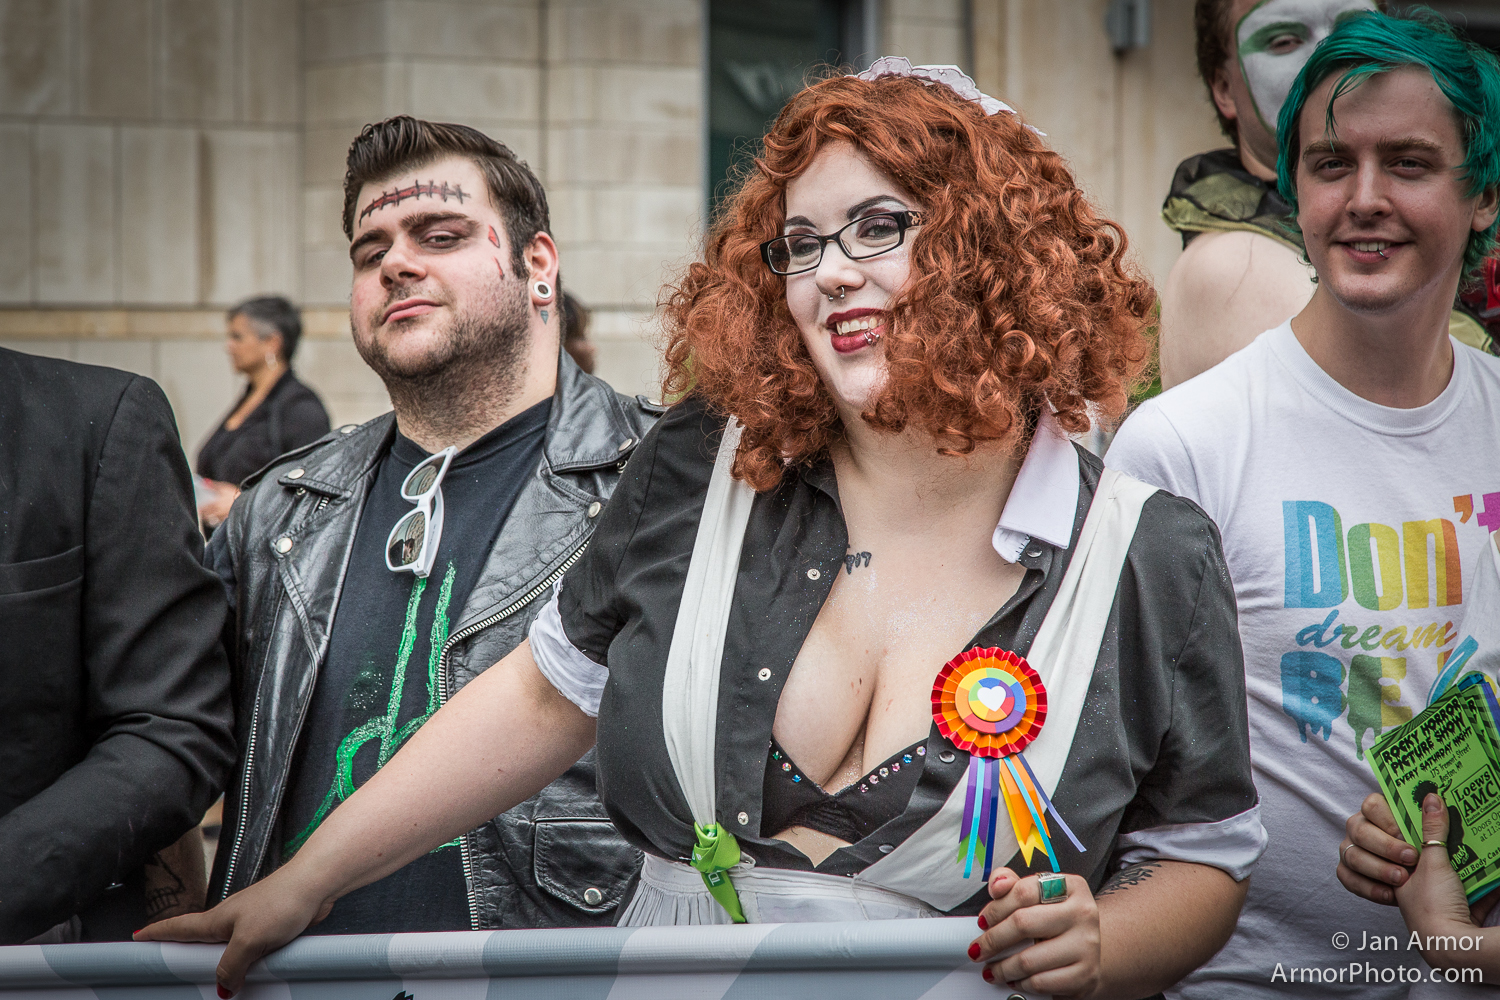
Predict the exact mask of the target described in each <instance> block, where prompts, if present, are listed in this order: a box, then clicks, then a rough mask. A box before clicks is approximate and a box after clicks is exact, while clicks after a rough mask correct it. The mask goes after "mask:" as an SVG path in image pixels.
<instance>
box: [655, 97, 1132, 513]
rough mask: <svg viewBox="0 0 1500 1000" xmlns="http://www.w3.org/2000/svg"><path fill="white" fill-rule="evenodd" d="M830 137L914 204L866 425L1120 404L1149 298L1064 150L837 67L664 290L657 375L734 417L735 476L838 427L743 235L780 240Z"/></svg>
mask: <svg viewBox="0 0 1500 1000" xmlns="http://www.w3.org/2000/svg"><path fill="white" fill-rule="evenodd" d="M836 142H847V143H850V144H852V145H853V146H854V147H855V148H856V149H858V150H859V151H860V152H862V153H863V154H864V155H865V156H866V157H868V158H869V160H870V162H871V163H872V164H874V166H875V167H876V168H877V169H879V170H880V171H882V172H883V173H885V174H886V175H887V176H888V177H890V178H891V179H892V180H893V181H895V182H896V183H897V184H899V185H900V186H901V187H902V188H904V189H905V190H906V191H908V192H910V193H911V194H912V195H913V196H914V197H915V198H916V199H917V200H918V201H919V202H920V204H921V207H922V209H923V215H924V220H925V221H924V223H923V225H922V227H921V228H920V229H918V230H916V232H915V234H914V236H913V238H912V239H911V241H910V246H911V250H910V255H911V276H910V279H909V281H908V284H907V286H906V288H905V289H904V290H903V291H902V293H901V294H900V295H898V296H897V297H896V299H895V300H894V301H892V303H891V305H890V316H889V321H888V324H887V329H888V331H889V332H888V334H887V336H886V337H884V338H883V342H884V344H885V357H886V363H887V366H888V375H887V378H886V381H885V384H884V386H883V387H882V389H881V390H880V392H879V393H878V394H877V397H876V398H875V399H874V400H872V402H871V405H870V407H869V409H868V410H866V411H865V413H864V414H863V415H862V416H863V419H864V420H865V421H866V422H868V423H869V424H871V425H872V426H874V427H878V428H881V429H883V430H887V431H891V432H899V431H901V430H904V429H905V428H906V427H907V426H909V425H910V426H917V427H921V428H924V429H926V430H927V431H928V432H929V433H931V434H932V435H933V436H934V438H935V439H936V441H937V448H938V450H939V451H940V452H941V453H943V454H952V455H963V454H968V453H970V452H972V451H973V450H974V447H975V445H976V444H978V443H980V442H986V441H1006V440H1008V441H1010V442H1011V444H1012V447H1014V448H1016V449H1017V450H1018V451H1019V450H1020V449H1021V448H1022V447H1024V445H1025V444H1026V443H1027V442H1028V440H1029V432H1028V430H1027V428H1028V427H1031V426H1034V422H1035V418H1036V415H1037V414H1038V413H1039V412H1040V410H1041V407H1043V406H1046V405H1048V404H1049V403H1050V405H1051V406H1052V408H1053V409H1054V410H1055V412H1056V417H1057V421H1058V423H1059V424H1061V425H1062V426H1063V427H1064V428H1065V429H1067V430H1069V431H1073V432H1081V431H1084V430H1086V429H1087V428H1088V426H1089V415H1088V410H1087V407H1088V404H1089V403H1092V404H1094V406H1095V407H1096V408H1097V409H1098V410H1099V411H1100V412H1102V413H1103V414H1104V415H1105V416H1108V417H1114V416H1118V415H1119V414H1120V413H1121V412H1123V410H1124V408H1125V404H1126V392H1127V389H1128V387H1129V386H1130V385H1131V383H1132V381H1133V380H1134V379H1135V377H1136V376H1137V375H1138V374H1139V373H1140V371H1141V369H1142V368H1143V366H1144V364H1145V361H1146V358H1147V355H1148V353H1149V340H1148V338H1147V336H1146V328H1147V326H1148V323H1149V321H1150V317H1151V316H1152V313H1153V311H1154V308H1155V303H1156V293H1155V292H1154V291H1153V289H1152V287H1151V285H1150V284H1149V283H1148V282H1146V281H1144V280H1142V279H1141V278H1140V277H1139V276H1138V275H1137V274H1136V273H1135V271H1134V269H1133V268H1132V267H1130V266H1128V265H1127V264H1126V262H1125V259H1124V258H1125V251H1126V240H1125V233H1124V231H1123V230H1122V229H1121V228H1120V226H1119V225H1117V224H1116V223H1114V222H1112V221H1110V220H1108V219H1104V218H1102V217H1100V216H1099V215H1098V214H1097V213H1096V212H1095V211H1094V209H1093V208H1092V206H1090V205H1089V203H1088V202H1087V200H1086V199H1085V198H1084V196H1083V193H1082V192H1081V191H1079V190H1078V187H1077V185H1075V184H1074V182H1073V176H1072V174H1071V173H1070V172H1069V171H1068V169H1067V167H1066V166H1064V164H1063V161H1062V158H1061V157H1060V156H1058V155H1057V154H1056V153H1054V152H1053V151H1051V150H1050V149H1048V148H1047V147H1046V146H1044V145H1043V144H1042V141H1041V140H1040V139H1039V138H1038V137H1037V135H1036V134H1035V133H1033V132H1032V131H1030V130H1029V129H1027V128H1026V127H1025V126H1023V125H1022V124H1021V123H1020V121H1019V120H1018V119H1017V118H1016V117H1015V116H1013V115H1009V114H1005V113H1000V114H995V115H986V114H985V113H984V110H983V109H982V108H980V107H979V105H977V104H975V103H973V102H971V101H967V100H965V99H963V98H961V97H959V96H958V95H957V94H956V93H955V92H953V91H952V90H951V89H949V88H948V87H944V86H929V85H927V84H923V83H921V82H920V81H918V80H916V79H913V78H910V77H887V78H883V79H880V80H877V81H874V82H869V81H865V80H858V79H855V78H852V77H835V78H832V79H827V80H824V81H822V82H821V83H817V84H814V85H812V86H810V87H808V88H806V89H804V90H803V91H801V92H800V93H799V94H797V95H796V96H795V97H793V98H792V99H791V101H790V102H789V103H788V104H787V106H786V107H785V108H784V109H783V110H782V112H781V114H780V116H779V117H778V118H777V119H776V123H775V125H773V126H772V128H771V130H770V132H769V133H767V135H766V137H765V149H764V156H763V157H762V158H760V159H758V160H756V161H755V166H756V169H755V170H754V171H753V172H751V173H749V174H748V175H747V176H746V177H745V178H744V180H743V182H742V183H741V185H740V187H739V188H738V190H737V191H736V192H735V193H734V195H733V196H732V198H731V199H730V201H729V202H728V204H727V205H726V206H725V208H724V210H723V211H722V212H721V213H720V215H719V217H718V219H717V221H716V222H715V224H714V226H713V228H712V229H711V230H710V232H709V236H708V241H707V246H706V248H705V252H704V260H703V262H701V263H695V264H693V265H691V267H689V269H688V270H687V272H686V274H685V275H684V276H683V278H682V279H681V281H680V282H679V283H678V284H676V285H675V286H671V287H669V288H668V289H667V297H666V301H665V302H664V306H665V316H664V327H665V331H666V335H667V345H666V365H667V374H666V379H665V382H664V389H665V391H666V392H667V393H669V394H672V395H677V394H681V393H686V392H689V391H691V392H694V393H697V394H699V395H701V396H702V397H703V398H704V399H705V400H706V401H707V402H708V403H709V404H710V405H711V406H713V407H714V408H716V409H718V410H720V411H723V412H725V413H732V414H734V415H735V416H736V417H738V418H739V420H740V422H741V423H742V424H743V425H744V428H745V430H744V438H743V440H742V442H741V447H740V453H739V456H738V457H737V459H736V461H735V466H734V473H735V476H736V477H737V478H739V479H742V480H744V481H745V482H747V483H749V484H750V485H751V486H752V487H754V488H755V489H757V490H760V491H766V490H769V489H772V488H774V487H775V486H776V484H777V483H778V482H780V480H781V476H782V472H783V469H784V468H785V465H786V464H787V463H788V462H790V463H806V462H810V461H812V460H814V459H815V458H817V457H818V456H820V455H821V454H823V453H824V452H826V450H827V449H828V447H829V445H830V444H831V443H832V442H833V441H835V440H836V439H837V438H838V437H839V435H840V434H841V425H840V422H839V417H838V414H837V412H836V410H835V408H834V403H833V397H832V396H831V395H830V394H829V392H828V390H827V389H826V388H825V387H824V386H823V383H822V380H821V379H820V378H819V377H818V373H817V371H816V370H815V369H814V368H813V363H812V359H811V357H810V356H809V355H808V353H807V349H806V347H805V346H804V345H803V342H802V337H801V334H800V333H799V332H798V330H797V325H796V323H795V322H794V321H793V319H792V315H791V312H790V311H789V310H788V308H787V303H786V288H785V279H783V278H781V277H779V276H777V275H775V274H772V273H771V271H770V270H769V269H768V268H767V267H766V266H765V264H764V263H763V262H762V260H761V256H760V244H761V242H763V241H765V240H769V239H772V238H774V237H776V236H779V235H781V229H782V224H783V222H784V221H785V218H786V210H785V206H786V202H785V198H784V194H785V191H786V186H787V183H788V182H789V181H790V180H791V179H792V178H794V177H796V176H798V175H799V174H801V173H802V172H803V171H805V170H806V169H807V168H808V166H809V165H810V164H811V163H812V161H813V159H814V157H816V156H817V155H818V152H819V150H820V149H822V148H823V147H824V146H825V145H827V144H829V143H836Z"/></svg>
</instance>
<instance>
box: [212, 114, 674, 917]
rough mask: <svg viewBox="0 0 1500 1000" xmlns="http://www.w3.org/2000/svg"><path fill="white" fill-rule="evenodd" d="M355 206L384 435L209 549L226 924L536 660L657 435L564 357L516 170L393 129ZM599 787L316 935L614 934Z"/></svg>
mask: <svg viewBox="0 0 1500 1000" xmlns="http://www.w3.org/2000/svg"><path fill="white" fill-rule="evenodd" d="M344 192H345V201H344V230H345V232H346V234H347V235H348V236H349V237H350V241H351V242H350V246H349V256H350V260H351V262H352V264H353V286H352V289H351V292H350V313H351V322H352V326H353V334H354V343H355V346H356V347H357V348H358V350H359V353H360V356H361V357H362V358H364V360H365V362H366V363H367V364H369V366H370V367H371V368H372V369H374V371H375V372H376V373H377V374H378V375H379V376H380V377H381V379H382V381H384V383H385V385H386V388H387V390H388V391H389V393H390V397H391V403H392V406H393V408H394V412H393V413H388V414H386V415H384V416H381V417H377V418H376V419H374V420H372V421H370V422H369V423H367V424H364V425H362V426H358V427H355V426H347V427H341V428H339V429H338V430H336V431H334V432H333V433H331V434H329V435H327V436H326V437H324V438H322V439H321V440H319V441H318V442H315V443H314V444H312V445H310V446H308V447H305V448H302V449H299V450H296V451H293V452H290V453H288V454H286V455H283V456H282V457H280V458H278V459H276V460H275V461H274V462H273V463H272V464H271V465H270V466H269V467H267V468H266V469H264V470H262V471H261V472H260V473H258V474H257V475H256V476H255V477H252V480H251V482H252V483H253V486H247V489H246V492H245V493H244V494H243V495H242V496H241V497H240V498H239V499H238V500H237V502H236V503H235V505H234V507H233V510H232V512H231V514H230V517H229V519H228V521H226V522H225V526H224V530H221V531H219V532H218V533H216V534H215V536H214V539H213V544H212V545H211V546H210V549H209V562H210V564H211V565H212V566H213V567H214V568H215V569H216V570H217V572H218V573H219V576H220V577H221V578H222V579H223V581H224V583H225V586H226V589H227V591H228V594H229V600H230V604H231V606H232V621H231V626H230V628H229V630H228V632H227V638H226V645H227V646H228V647H229V652H230V656H231V662H232V663H233V664H234V666H235V674H236V684H237V704H238V716H239V718H238V738H239V747H240V762H239V769H238V773H237V774H236V776H235V777H234V779H233V780H232V781H231V783H230V790H229V793H228V798H227V801H226V806H225V811H224V829H223V834H222V836H221V839H220V844H221V847H220V850H219V852H218V856H217V859H216V862H215V866H214V875H213V879H212V886H211V890H210V896H209V899H210V902H211V903H212V902H216V901H217V900H219V899H222V898H223V897H224V896H226V895H228V894H230V893H232V892H235V891H237V890H239V889H242V888H244V887H245V886H248V885H250V884H251V883H253V882H255V881H257V880H259V879H261V878H264V877H265V876H266V875H269V874H270V873H272V872H274V871H275V870H276V869H277V868H279V867H280V866H282V865H283V864H285V863H286V862H287V861H288V860H290V859H291V858H293V857H295V856H296V854H297V852H298V851H299V850H300V849H301V847H302V845H303V844H304V843H305V842H306V841H307V839H308V837H309V836H311V835H312V834H313V833H314V832H315V831H316V830H317V829H318V828H319V827H320V826H321V825H322V824H323V822H324V821H326V820H327V818H328V817H329V815H330V814H332V813H333V812H335V811H336V809H337V807H338V806H339V804H340V803H341V802H342V801H343V800H344V799H346V798H347V797H349V796H350V795H352V794H353V793H354V791H355V790H356V789H357V788H358V787H359V786H361V785H362V784H364V782H365V781H367V780H368V779H369V778H370V777H371V776H372V775H374V774H375V773H376V772H377V771H378V770H379V769H380V768H382V767H383V766H384V765H385V764H386V762H387V761H388V760H389V759H390V758H391V756H392V755H393V754H395V752H396V751H397V750H398V749H400V747H401V746H402V745H403V744H404V743H405V742H406V741H407V740H408V739H410V738H411V737H412V735H413V734H415V733H416V732H417V731H418V729H419V728H420V727H421V726H422V725H423V724H424V723H425V722H426V720H427V719H428V718H429V717H430V716H431V715H432V714H433V713H434V712H435V711H436V710H437V708H438V707H439V705H441V704H442V703H443V702H444V701H446V700H447V699H448V698H449V697H450V696H451V695H453V694H454V693H455V692H456V691H458V690H459V689H461V688H462V687H463V686H464V685H465V684H467V683H468V682H469V681H471V680H472V679H473V678H474V677H476V676H478V675H479V674H480V673H481V672H482V671H484V670H485V669H486V668H488V667H489V666H490V665H491V664H493V663H494V662H495V661H497V660H499V659H500V658H501V657H502V656H504V655H505V654H506V653H508V652H509V651H510V650H511V649H512V648H513V647H514V646H515V645H516V644H517V643H519V642H521V640H522V639H523V638H524V637H525V635H526V628H527V626H528V624H529V623H530V622H531V620H532V618H533V617H535V614H536V612H537V611H538V610H540V608H541V607H542V606H543V605H544V604H545V603H546V597H547V595H549V594H550V593H551V590H552V587H553V585H554V583H555V582H556V581H557V579H558V578H559V577H560V576H561V575H562V571H563V570H564V569H565V568H566V567H567V566H568V565H570V564H571V563H572V562H575V561H576V560H577V558H578V556H579V554H580V553H581V552H582V550H583V548H584V547H585V546H586V545H587V543H588V541H589V538H590V536H591V534H592V530H593V527H594V525H595V524H596V523H597V520H596V519H597V516H598V514H599V513H600V510H601V509H602V507H603V505H604V504H605V503H606V502H607V501H608V499H609V496H610V494H611V492H612V491H613V489H614V486H615V483H616V480H617V479H618V477H619V474H620V470H621V469H622V468H623V467H624V464H625V460H626V459H628V458H629V457H630V455H631V453H632V451H633V450H634V448H635V446H636V443H637V442H638V441H639V440H640V439H641V437H642V436H643V434H644V433H645V431H646V429H647V428H648V427H649V426H650V425H651V424H652V423H653V422H654V420H655V416H656V410H655V408H653V407H651V406H650V405H648V404H646V403H645V402H644V401H643V400H642V401H639V402H638V401H637V400H629V399H625V398H623V397H621V396H619V395H617V394H616V393H615V392H614V391H613V390H611V389H610V388H609V387H608V386H607V385H606V384H604V383H603V382H601V381H599V380H597V379H595V378H593V377H592V376H589V375H585V374H584V373H583V372H581V371H580V370H579V369H578V367H577V366H576V365H575V364H574V363H573V361H572V360H571V358H570V357H569V356H568V355H567V354H566V353H563V352H562V351H561V350H560V320H561V317H560V313H559V309H558V298H559V288H558V255H557V248H556V246H555V245H554V243H553V241H552V237H551V236H550V235H549V233H548V225H549V223H548V214H547V201H546V195H545V193H544V192H543V190H542V187H541V184H540V182H539V181H538V180H537V179H536V177H535V176H534V175H533V174H532V173H531V171H530V170H529V169H528V168H527V167H526V165H525V164H524V163H522V162H521V161H520V160H518V159H517V158H516V157H515V155H514V154H513V153H512V152H511V151H510V150H509V149H507V148H506V147H505V146H504V145H502V144H500V143H499V142H496V141H494V140H493V139H490V138H489V137H487V136H485V135H484V134H482V133H480V132H478V131H476V130H474V129H470V128H467V127H464V126H461V125H444V124H436V123H431V122H423V121H418V120H415V119H412V118H407V117H398V118H393V119H390V120H388V121H384V122H380V123H378V124H375V125H371V126H368V127H366V128H365V130H364V132H363V133H362V134H361V135H360V136H359V138H358V139H356V140H355V142H354V144H353V145H352V146H351V147H350V150H349V159H348V172H347V174H346V176H345V182H344ZM514 750H515V752H516V753H518V754H522V755H524V753H525V752H526V751H525V747H521V746H518V747H515V748H514ZM594 783H595V782H594V770H593V763H592V757H591V756H590V757H588V758H585V759H584V760H582V761H579V762H578V763H577V764H575V765H573V766H572V767H571V768H570V769H568V770H567V771H566V773H564V774H563V775H562V776H561V777H560V778H558V779H557V780H556V781H554V782H553V783H551V784H550V785H548V786H547V787H546V788H544V789H542V790H541V791H540V793H539V794H536V795H533V796H531V797H530V798H528V799H527V800H526V801H525V802H522V803H521V804H520V805H518V806H516V807H515V808H512V809H510V810H508V811H507V812H506V813H505V814H504V815H502V816H499V817H497V818H494V819H491V820H488V821H486V822H483V823H480V824H479V825H478V826H477V827H476V828H474V829H472V830H470V831H468V832H467V833H464V834H462V835H461V836H457V837H455V838H453V839H451V840H449V841H447V842H446V843H444V844H442V845H441V846H439V847H437V848H436V849H435V850H433V851H431V852H429V853H426V854H424V856H423V857H421V858H418V859H417V860H416V861H414V862H413V863H412V864H410V865H408V866H406V867H404V868H402V869H401V870H400V871H397V872H395V873H393V874H392V875H390V876H389V877H387V878H385V879H382V880H380V881H379V882H376V883H374V884H372V885H370V886H368V887H366V888H365V889H364V890H362V891H361V892H360V893H357V894H353V895H351V896H349V897H346V898H345V899H343V900H341V901H340V903H339V905H338V906H337V907H335V908H333V909H332V912H331V913H329V914H327V915H326V919H324V920H322V922H321V923H320V924H319V925H318V926H316V927H314V928H313V931H312V932H313V933H377V932H396V931H439V930H469V929H479V928H496V927H537V926H573V925H590V924H602V923H611V922H612V921H613V912H614V909H615V907H616V905H617V904H618V902H619V898H620V893H621V892H622V890H623V889H624V887H625V885H626V884H627V883H628V881H629V880H630V878H631V877H632V876H633V874H634V872H635V870H636V867H637V866H638V859H639V855H638V853H637V852H636V851H635V850H634V849H632V848H630V847H629V846H627V845H626V844H625V843H624V841H622V840H621V839H620V837H619V836H618V835H617V834H616V833H615V832H614V830H613V828H612V827H611V826H610V824H609V822H608V819H607V817H606V815H605V813H604V812H603V810H602V808H601V807H600V805H599V802H598V798H597V796H596V793H595V792H594Z"/></svg>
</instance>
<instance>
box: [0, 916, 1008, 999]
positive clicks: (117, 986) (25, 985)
mask: <svg viewBox="0 0 1500 1000" xmlns="http://www.w3.org/2000/svg"><path fill="white" fill-rule="evenodd" d="M977 931H978V929H977V928H976V927H975V926H974V920H973V919H972V918H970V917H962V918H958V917H955V918H941V919H930V920H882V921H871V922H866V923H840V924H751V925H740V926H711V927H640V928H625V927H613V928H597V929H580V930H514V931H479V932H473V933H470V932H462V933H451V934H370V935H350V936H342V937H334V936H329V937H304V938H301V939H299V940H297V941H294V942H292V943H291V944H290V945H288V946H287V947H285V948H283V949H282V950H280V951H278V952H276V953H275V954H273V955H271V956H270V957H269V958H267V959H266V960H265V961H263V962H260V963H257V964H256V965H255V966H254V967H253V969H252V970H251V972H250V977H249V981H248V983H247V985H246V987H245V990H244V991H243V992H242V993H241V994H240V996H241V997H243V998H244V1000H395V998H397V997H402V995H403V994H404V995H405V998H409V1000H498V998H503V1000H560V998H567V1000H572V998H584V1000H627V998H629V1000H679V998H680V1000H735V998H740V1000H803V998H805V1000H846V998H847V1000H887V998H888V1000H950V998H951V1000H970V998H973V1000H981V998H983V1000H996V998H1002V1000H1003V998H1004V997H1005V996H1006V995H1007V992H1006V991H1005V990H1004V989H1003V986H1002V988H1001V989H999V990H997V989H996V988H995V987H994V986H992V985H990V984H988V983H986V982H984V981H983V980H982V979H981V978H980V975H979V968H978V966H976V965H975V964H974V963H972V962H970V961H969V960H968V956H967V954H966V949H967V948H968V946H969V942H970V941H972V940H973V939H974V937H975V935H976V934H977ZM221 951H222V948H221V946H219V945H199V944H131V943H121V944H64V945H21V946H16V947H10V948H0V995H3V996H5V997H28V998H35V1000H94V998H97V1000H126V998H129V1000H135V998H139V1000H147V998H150V1000H157V998H160V1000H198V998H199V997H202V998H203V1000H213V998H214V997H215V992H214V968H215V966H216V965H217V964H218V961H219V955H220V953H221Z"/></svg>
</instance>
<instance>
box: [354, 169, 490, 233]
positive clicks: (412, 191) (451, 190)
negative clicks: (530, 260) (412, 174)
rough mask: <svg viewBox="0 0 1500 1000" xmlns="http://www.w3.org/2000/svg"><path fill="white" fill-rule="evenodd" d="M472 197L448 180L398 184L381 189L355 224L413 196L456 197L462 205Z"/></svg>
mask: <svg viewBox="0 0 1500 1000" xmlns="http://www.w3.org/2000/svg"><path fill="white" fill-rule="evenodd" d="M472 197H474V196H473V195H472V194H470V193H469V192H467V191H465V190H464V188H463V185H462V184H457V185H454V186H453V187H449V186H448V182H447V181H443V182H442V183H441V184H439V183H438V182H437V181H428V182H427V183H426V184H423V183H422V182H421V181H416V180H414V181H412V182H411V183H410V184H409V185H407V186H406V187H401V186H400V185H397V186H396V188H395V190H393V191H381V192H380V196H379V197H377V198H374V199H373V200H371V202H370V203H369V204H368V205H366V206H365V207H364V210H363V211H361V212H360V213H359V219H358V220H356V223H355V224H356V225H358V224H359V223H360V222H364V221H365V216H367V215H369V214H370V213H371V212H375V211H378V210H380V209H382V208H385V207H386V206H387V205H399V204H401V203H402V202H403V201H407V200H408V199H411V198H441V199H442V200H443V201H447V200H448V199H449V198H454V199H457V201H458V203H459V204H460V205H462V204H463V203H464V199H465V198H472ZM491 236H492V237H493V230H492V231H491ZM497 245H498V244H497Z"/></svg>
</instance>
